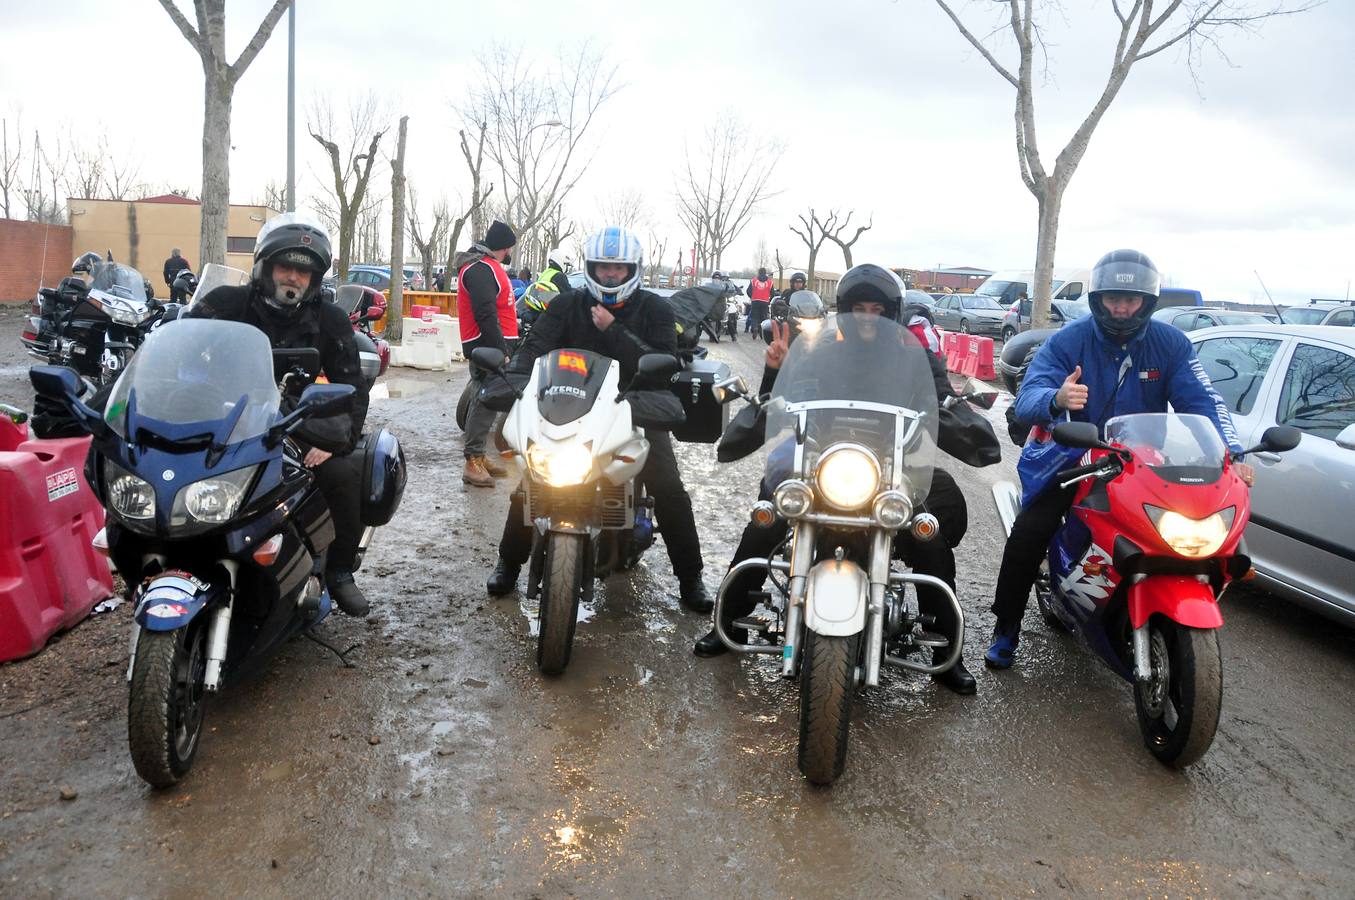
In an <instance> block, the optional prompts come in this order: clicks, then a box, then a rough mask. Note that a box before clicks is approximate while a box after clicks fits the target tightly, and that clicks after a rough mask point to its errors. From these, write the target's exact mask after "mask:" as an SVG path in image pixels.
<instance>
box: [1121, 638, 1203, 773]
mask: <svg viewBox="0 0 1355 900" xmlns="http://www.w3.org/2000/svg"><path fill="white" fill-rule="evenodd" d="M1148 627H1149V631H1148V640H1149V654H1150V656H1151V658H1152V664H1153V678H1152V680H1151V681H1149V682H1147V683H1146V684H1144V683H1138V682H1136V683H1135V685H1134V709H1135V712H1136V713H1137V714H1138V720H1139V731H1140V733H1142V735H1143V743H1144V745H1145V746H1146V747H1147V748H1148V752H1149V753H1152V754H1153V756H1155V757H1157V759H1158V761H1159V762H1161V763H1164V764H1166V765H1169V766H1171V767H1173V768H1176V769H1183V768H1185V767H1186V766H1188V765H1190V764H1191V763H1193V762H1195V761H1196V760H1198V759H1199V758H1200V757H1201V756H1204V754H1205V751H1207V750H1208V749H1209V746H1210V744H1212V743H1213V742H1214V733H1215V731H1217V730H1218V725H1219V713H1220V710H1221V709H1222V707H1223V659H1222V656H1221V654H1220V652H1219V634H1218V631H1217V630H1215V629H1213V628H1189V627H1187V626H1185V625H1180V624H1178V623H1176V622H1173V621H1171V620H1170V619H1165V618H1156V619H1154V620H1152V621H1151V622H1150V623H1149V626H1148Z"/></svg>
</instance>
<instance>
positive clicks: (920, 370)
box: [767, 315, 937, 501]
mask: <svg viewBox="0 0 1355 900" xmlns="http://www.w3.org/2000/svg"><path fill="white" fill-rule="evenodd" d="M772 396H773V403H772V406H771V407H770V408H769V410H768V415H767V434H768V435H769V436H771V441H770V442H769V446H772V447H773V448H777V447H783V446H787V442H789V444H788V446H787V449H789V447H793V446H794V440H795V438H794V436H795V433H796V425H797V423H800V422H802V423H803V424H804V428H803V431H802V434H803V437H804V454H803V459H802V466H801V468H800V470H799V474H800V476H801V477H804V478H811V477H812V473H813V472H814V468H815V466H816V464H817V462H818V457H819V455H820V454H821V453H822V452H823V451H824V450H826V449H828V448H829V447H830V446H832V445H833V444H837V443H844V442H849V443H854V444H860V445H862V446H864V447H865V448H866V449H868V450H869V451H870V452H871V453H872V454H874V456H875V458H876V460H877V462H878V463H879V464H880V468H881V475H882V485H883V486H890V485H895V486H899V487H902V488H905V489H907V490H909V492H910V493H911V494H912V497H913V499H914V500H915V501H916V500H920V499H921V498H923V497H925V496H926V493H927V491H928V489H929V488H930V486H931V477H932V465H933V463H934V461H935V455H936V426H937V412H936V388H935V386H934V385H933V383H932V375H931V367H930V366H929V365H928V363H927V357H926V352H925V351H924V350H923V348H922V345H921V344H919V343H918V342H917V339H916V338H915V337H913V335H912V332H910V331H908V330H907V329H906V328H903V327H902V326H900V325H899V324H898V323H896V322H894V321H893V320H891V319H885V318H881V317H878V316H859V315H839V316H832V317H830V318H829V319H828V320H827V321H826V322H825V324H824V326H823V328H822V329H821V330H820V331H818V332H816V333H814V334H805V333H802V334H801V335H800V337H799V338H797V339H796V341H795V342H794V343H792V344H791V345H790V352H789V353H787V354H786V360H785V362H784V363H783V364H782V366H781V370H780V372H779V373H778V374H777V378H776V384H775V385H774V387H773V390H772ZM866 404H872V405H874V404H878V405H879V408H865V405H866ZM898 440H902V448H901V450H902V452H901V454H900V459H901V462H902V465H901V466H900V467H899V468H898V470H897V471H895V468H894V458H895V452H894V451H895V444H896V441H898ZM767 463H768V464H767V474H768V475H769V476H770V477H769V479H768V480H769V481H772V482H774V483H779V482H780V481H781V480H782V479H783V478H784V477H786V476H787V475H788V474H789V473H790V472H789V464H788V458H787V455H786V454H785V453H778V452H776V451H775V450H773V452H772V453H771V454H770V455H769V456H768V460H767Z"/></svg>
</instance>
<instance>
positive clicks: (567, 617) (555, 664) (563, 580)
mask: <svg viewBox="0 0 1355 900" xmlns="http://www.w3.org/2000/svg"><path fill="white" fill-rule="evenodd" d="M545 541H546V560H545V566H544V569H545V571H544V572H542V577H541V606H540V628H539V629H538V631H537V642H536V666H537V668H538V669H540V670H541V674H543V675H559V674H560V673H561V672H563V671H564V670H565V667H566V666H568V665H569V656H570V652H571V651H572V650H573V647H574V625H575V622H576V621H577V620H578V617H579V596H580V594H582V593H583V590H584V579H585V576H586V573H585V571H584V555H585V554H586V553H591V552H592V548H591V547H590V546H588V544H589V541H588V538H587V536H586V535H582V534H565V533H562V532H557V531H552V532H550V533H549V534H547V535H546V537H545Z"/></svg>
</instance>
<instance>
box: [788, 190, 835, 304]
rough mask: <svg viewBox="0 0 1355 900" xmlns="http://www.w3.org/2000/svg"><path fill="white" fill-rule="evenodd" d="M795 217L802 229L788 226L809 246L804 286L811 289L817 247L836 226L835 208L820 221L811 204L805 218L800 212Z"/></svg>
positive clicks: (817, 251) (816, 258) (816, 259)
mask: <svg viewBox="0 0 1355 900" xmlns="http://www.w3.org/2000/svg"><path fill="white" fill-rule="evenodd" d="M796 218H797V219H799V220H800V224H801V225H803V226H804V231H801V230H800V229H798V228H796V227H795V226H794V225H791V226H790V230H791V231H793V232H795V234H796V235H797V236H798V237H799V238H800V240H802V241H804V242H805V246H806V247H808V248H809V272H808V274H807V275H806V276H805V277H806V278H807V279H808V280H807V281H806V286H808V287H809V288H810V289H811V290H812V289H813V286H814V268H815V266H817V265H818V259H819V248H820V247H822V246H823V242H824V241H826V240H827V239H828V232H829V231H830V230H832V229H834V228H836V227H837V210H829V211H828V217H827V218H826V219H824V220H822V221H820V219H819V216H818V213H816V212H814V207H812V206H811V207H810V208H809V217H808V218H805V214H804V213H800V214H799V215H797V216H796Z"/></svg>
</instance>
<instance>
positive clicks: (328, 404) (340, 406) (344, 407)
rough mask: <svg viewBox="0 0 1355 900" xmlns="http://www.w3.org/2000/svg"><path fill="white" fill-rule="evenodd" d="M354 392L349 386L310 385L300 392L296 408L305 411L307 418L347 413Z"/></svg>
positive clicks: (354, 389)
mask: <svg viewBox="0 0 1355 900" xmlns="http://www.w3.org/2000/svg"><path fill="white" fill-rule="evenodd" d="M356 391H357V388H355V387H353V386H352V385H351V384H312V385H311V386H310V387H308V388H306V389H305V390H304V391H302V392H301V400H300V401H298V403H297V407H296V408H297V410H298V411H300V410H305V412H306V415H308V416H319V415H327V414H333V413H340V412H348V410H349V409H351V408H352V406H353V394H354V393H355V392H356Z"/></svg>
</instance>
